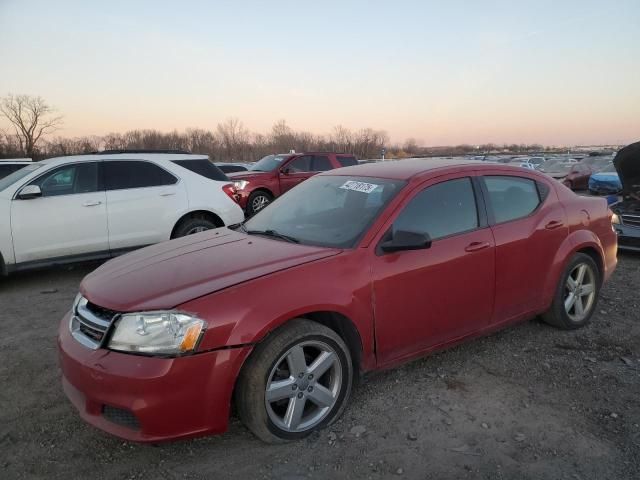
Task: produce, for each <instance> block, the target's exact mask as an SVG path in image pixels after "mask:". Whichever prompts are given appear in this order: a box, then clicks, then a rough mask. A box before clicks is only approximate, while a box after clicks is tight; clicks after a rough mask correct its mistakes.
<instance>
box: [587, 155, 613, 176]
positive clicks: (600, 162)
mask: <svg viewBox="0 0 640 480" xmlns="http://www.w3.org/2000/svg"><path fill="white" fill-rule="evenodd" d="M611 162H612V158H611V157H585V158H584V159H582V160H580V163H581V164H583V165H588V166H589V167H591V170H593V172H594V173H596V172H599V171H601V170H603V169H604V168H606V167H608V166H610V165H612V163H611ZM614 171H615V170H614Z"/></svg>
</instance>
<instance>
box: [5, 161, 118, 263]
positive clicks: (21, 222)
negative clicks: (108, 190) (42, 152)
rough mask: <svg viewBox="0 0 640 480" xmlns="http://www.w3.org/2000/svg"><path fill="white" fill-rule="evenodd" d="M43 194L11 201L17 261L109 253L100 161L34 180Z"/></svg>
mask: <svg viewBox="0 0 640 480" xmlns="http://www.w3.org/2000/svg"><path fill="white" fill-rule="evenodd" d="M29 185H37V186H39V187H40V190H41V191H42V196H41V197H38V198H32V199H29V200H19V199H14V200H13V201H12V203H11V228H12V233H13V245H14V250H15V254H16V262H17V263H22V262H30V261H37V260H43V259H50V258H56V257H68V256H74V255H82V254H87V253H93V252H105V253H106V252H108V250H109V243H108V236H107V211H106V200H105V193H104V190H102V188H100V187H99V181H98V165H97V163H96V162H83V163H76V164H71V165H64V166H61V167H57V168H55V169H53V170H51V171H50V172H47V173H45V174H43V175H41V176H40V177H38V178H36V179H35V180H33V181H32V182H31V183H30V184H29Z"/></svg>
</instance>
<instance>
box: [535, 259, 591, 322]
mask: <svg viewBox="0 0 640 480" xmlns="http://www.w3.org/2000/svg"><path fill="white" fill-rule="evenodd" d="M600 283H601V280H600V273H599V270H598V266H597V265H596V263H595V262H594V261H593V259H592V258H591V257H590V256H589V255H586V254H584V253H576V254H575V255H574V256H573V258H572V259H571V261H570V262H569V265H568V266H567V268H566V270H565V272H564V274H563V275H562V277H561V278H560V283H559V285H558V288H557V290H556V294H555V296H554V298H553V303H552V304H551V308H550V309H549V310H548V311H547V312H545V313H544V314H543V315H542V319H543V320H544V321H545V322H547V323H548V324H550V325H553V326H554V327H558V328H561V329H563V330H573V329H576V328H580V327H583V326H585V325H586V324H587V323H589V320H591V316H592V315H593V312H594V311H595V309H596V304H597V303H598V294H599V293H600Z"/></svg>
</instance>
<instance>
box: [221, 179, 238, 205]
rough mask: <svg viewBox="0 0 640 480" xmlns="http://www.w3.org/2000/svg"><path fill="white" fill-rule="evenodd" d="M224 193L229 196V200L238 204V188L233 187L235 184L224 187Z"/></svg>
mask: <svg viewBox="0 0 640 480" xmlns="http://www.w3.org/2000/svg"><path fill="white" fill-rule="evenodd" d="M222 191H223V192H224V193H226V194H227V195H229V198H230V199H231V200H233V201H234V202H236V203H237V202H238V193H237V192H236V187H234V186H233V183H227V184H226V185H225V186H223V187H222Z"/></svg>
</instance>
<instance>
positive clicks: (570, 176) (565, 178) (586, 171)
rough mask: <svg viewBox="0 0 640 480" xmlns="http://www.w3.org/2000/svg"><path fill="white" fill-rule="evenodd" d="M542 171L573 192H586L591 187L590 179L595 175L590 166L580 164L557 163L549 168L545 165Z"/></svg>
mask: <svg viewBox="0 0 640 480" xmlns="http://www.w3.org/2000/svg"><path fill="white" fill-rule="evenodd" d="M543 169H544V170H543ZM540 171H541V172H543V173H546V174H547V175H549V176H550V177H552V178H554V179H555V180H558V181H559V182H560V183H562V184H563V185H565V186H566V187H568V188H570V189H571V190H586V189H587V187H588V186H589V177H590V176H591V174H592V173H593V170H591V168H590V167H589V166H588V165H583V164H582V163H578V162H575V163H571V162H562V163H556V164H553V165H551V166H549V167H547V166H546V165H543V166H542V167H541V169H540Z"/></svg>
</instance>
